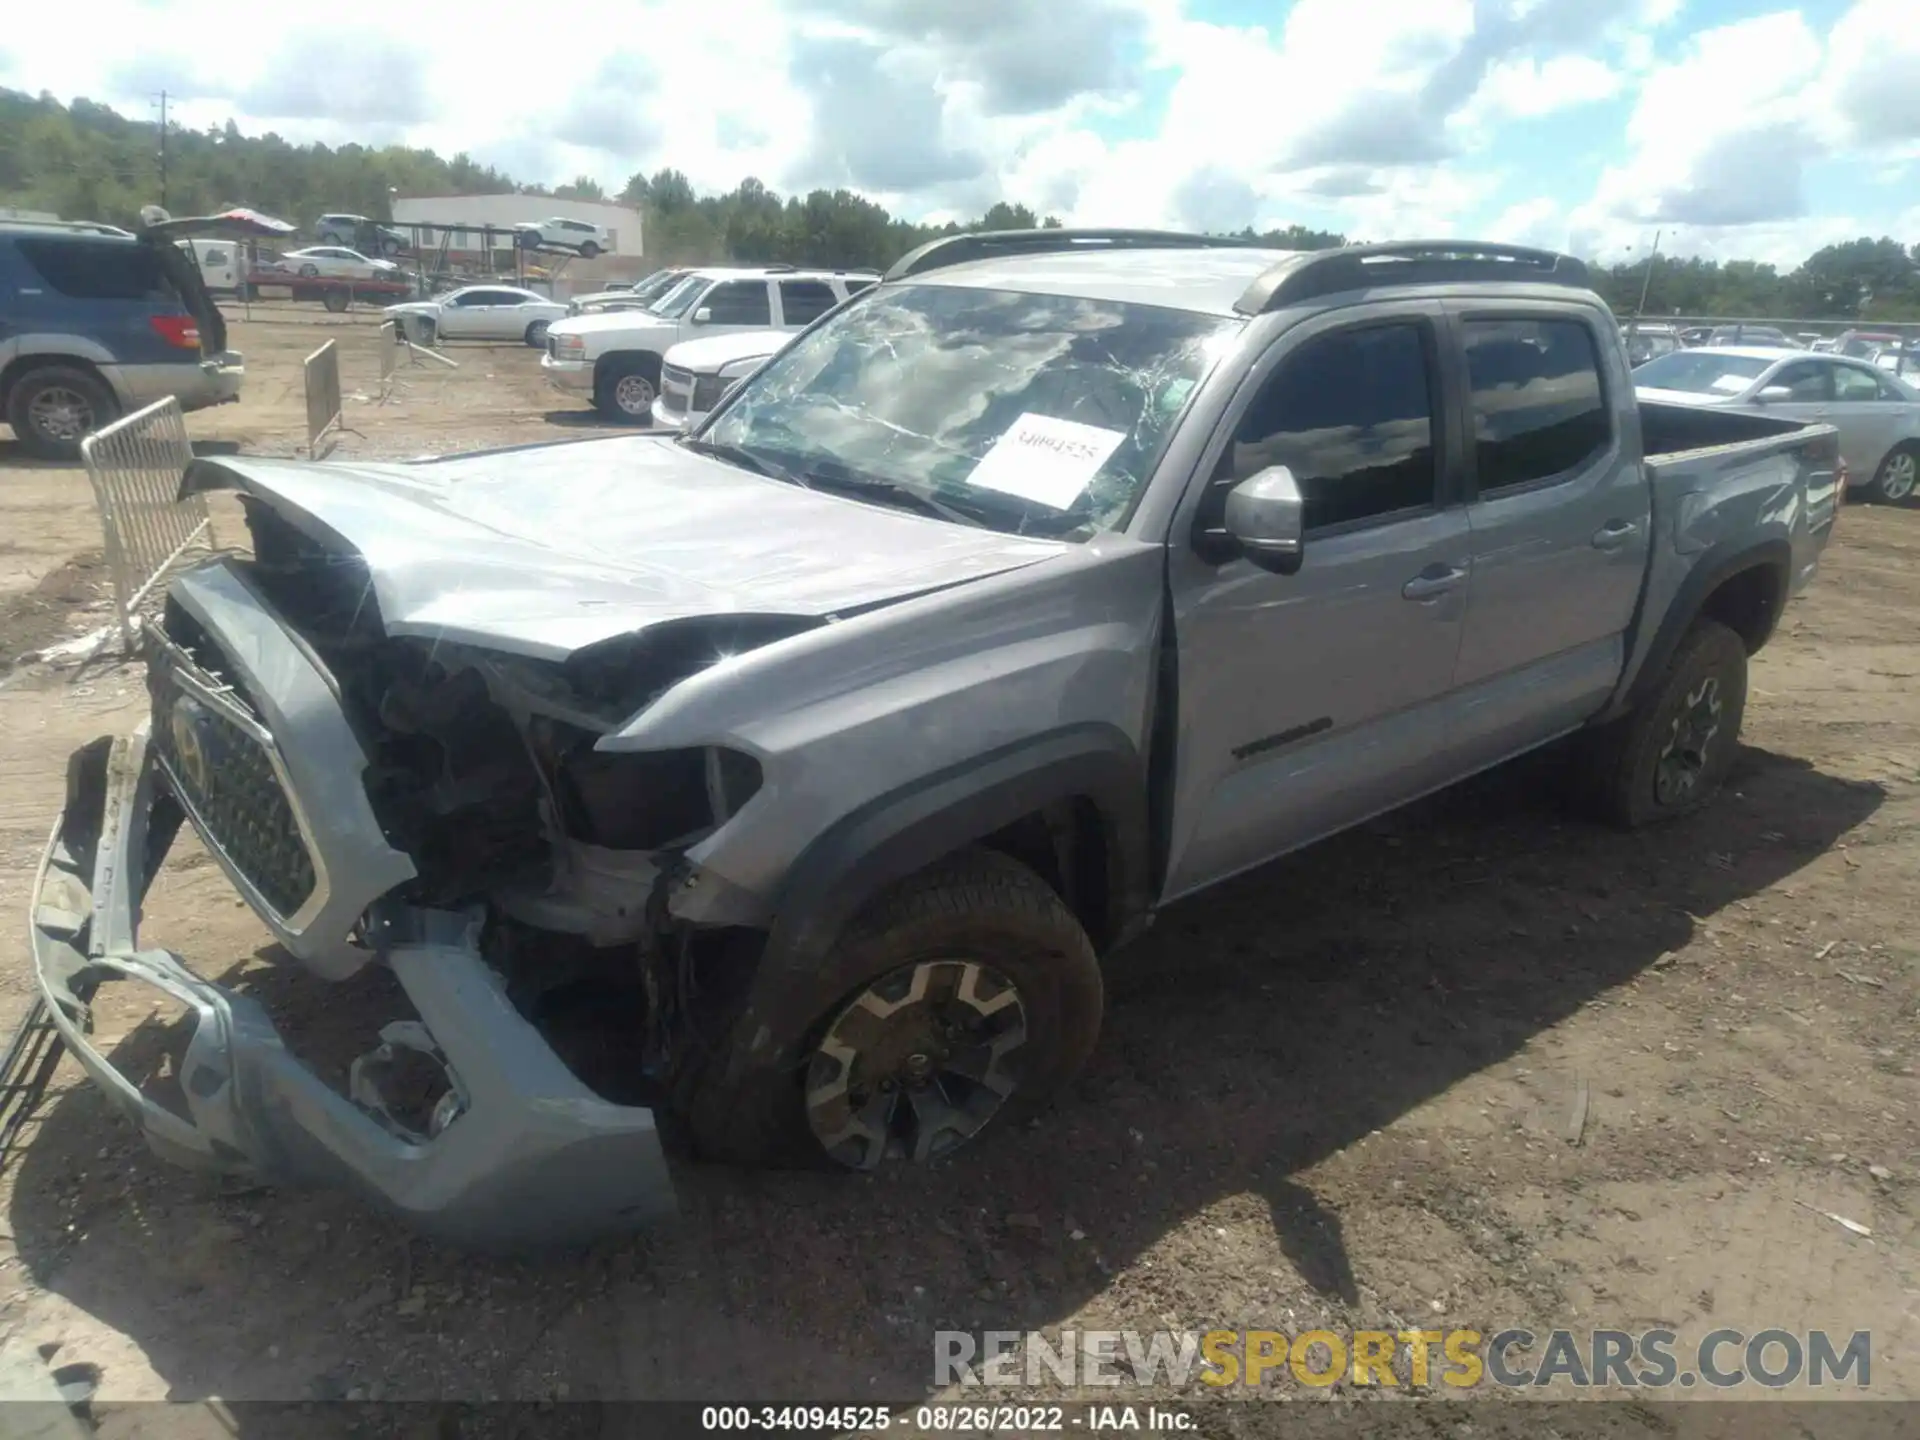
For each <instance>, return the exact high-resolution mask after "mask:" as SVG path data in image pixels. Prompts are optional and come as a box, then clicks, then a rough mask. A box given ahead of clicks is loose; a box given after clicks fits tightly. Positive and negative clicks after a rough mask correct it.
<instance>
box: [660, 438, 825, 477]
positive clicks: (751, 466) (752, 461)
mask: <svg viewBox="0 0 1920 1440" xmlns="http://www.w3.org/2000/svg"><path fill="white" fill-rule="evenodd" d="M680 443H681V444H682V445H683V446H685V447H686V448H687V449H689V450H691V451H693V452H694V453H695V454H696V455H711V456H712V457H713V458H714V459H716V460H724V461H725V462H726V463H727V464H729V465H738V466H739V467H740V468H741V469H742V470H751V471H752V472H753V473H754V474H756V475H764V476H765V477H766V478H767V479H769V480H784V481H785V482H786V483H787V484H789V485H798V486H799V487H800V488H801V489H802V490H810V489H812V488H813V487H812V486H811V485H809V484H808V483H807V482H806V481H805V480H803V479H802V478H801V477H800V476H798V475H795V474H794V473H793V472H792V471H790V470H782V469H781V468H780V467H779V466H778V465H774V464H771V463H769V462H768V461H766V460H763V459H761V458H760V457H759V456H758V455H756V454H754V452H753V451H751V450H749V449H747V448H746V446H744V445H730V444H728V443H727V442H726V441H724V440H707V439H703V438H702V437H700V436H698V435H688V436H685V437H683V438H682V439H681V441H680Z"/></svg>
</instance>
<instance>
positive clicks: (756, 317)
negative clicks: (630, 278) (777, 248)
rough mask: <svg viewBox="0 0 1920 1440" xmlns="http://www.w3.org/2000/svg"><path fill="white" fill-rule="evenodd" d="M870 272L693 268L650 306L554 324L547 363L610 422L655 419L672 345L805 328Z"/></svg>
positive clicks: (871, 277)
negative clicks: (654, 414)
mask: <svg viewBox="0 0 1920 1440" xmlns="http://www.w3.org/2000/svg"><path fill="white" fill-rule="evenodd" d="M879 278H880V277H879V276H878V275H876V274H874V273H872V272H871V271H857V270H800V269H796V268H794V267H793V266H791V265H767V266H757V267H753V268H740V267H717V268H711V269H701V270H693V271H689V272H688V274H687V275H686V277H685V278H684V279H682V280H681V281H680V283H679V284H678V285H676V286H675V287H674V288H673V289H672V290H670V291H668V292H667V294H666V295H664V296H663V297H661V298H660V299H659V300H658V301H656V302H654V304H653V306H652V307H651V308H650V309H647V310H627V311H610V312H604V313H601V314H597V315H574V316H569V317H568V318H567V319H565V320H559V321H556V322H554V324H553V325H551V326H550V327H548V330H547V354H546V357H545V358H544V359H543V360H542V361H541V362H540V366H541V369H543V370H544V371H546V374H547V378H548V380H549V381H551V382H552V384H553V387H554V388H555V389H556V390H558V391H560V392H561V393H562V394H563V395H573V396H576V397H579V398H582V399H591V400H592V402H593V405H594V408H595V409H597V410H599V412H600V413H601V414H602V415H604V416H606V417H607V419H609V420H617V421H622V422H624V423H626V424H629V425H644V424H646V423H647V422H649V421H650V420H651V419H652V418H653V402H654V400H655V399H656V398H658V396H659V394H660V371H661V367H662V365H663V364H664V362H665V357H666V353H667V351H669V350H671V349H672V348H673V347H674V346H675V345H677V344H679V343H680V342H681V341H683V340H692V339H696V338H705V337H707V336H712V335H729V334H737V333H739V332H742V331H760V330H783V331H788V332H797V331H800V330H804V329H805V328H806V327H807V326H808V325H810V324H812V323H813V322H814V321H815V320H817V319H818V318H819V317H820V316H822V315H824V314H826V313H827V311H829V310H831V309H833V307H834V306H836V305H838V304H839V303H840V302H841V301H843V300H845V299H846V298H847V297H848V296H849V295H857V294H858V293H859V292H860V291H862V290H865V289H867V288H868V287H869V286H871V285H873V284H875V283H876V282H877V281H878V280H879Z"/></svg>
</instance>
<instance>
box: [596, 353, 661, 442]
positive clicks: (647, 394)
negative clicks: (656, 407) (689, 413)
mask: <svg viewBox="0 0 1920 1440" xmlns="http://www.w3.org/2000/svg"><path fill="white" fill-rule="evenodd" d="M659 393H660V360H659V357H657V356H653V355H620V356H616V357H615V358H614V359H612V360H609V361H608V362H607V363H606V365H605V366H604V367H603V368H602V370H601V372H600V377H599V379H598V380H597V381H596V382H595V384H594V387H593V403H594V406H595V408H597V409H598V410H599V411H600V413H601V414H602V415H604V416H606V417H607V419H609V420H617V421H619V422H620V423H621V424H623V425H645V424H647V423H649V422H650V421H651V420H652V419H653V401H654V397H655V396H656V395H658V394H659Z"/></svg>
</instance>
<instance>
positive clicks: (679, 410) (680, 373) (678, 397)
mask: <svg viewBox="0 0 1920 1440" xmlns="http://www.w3.org/2000/svg"><path fill="white" fill-rule="evenodd" d="M694 389H695V384H694V378H693V372H692V371H691V370H682V369H681V368H680V367H679V366H677V365H667V366H663V367H662V368H661V371H660V406H661V408H662V409H664V410H666V411H668V412H670V413H673V414H681V415H684V414H685V413H686V411H687V408H688V401H689V400H690V399H691V398H692V396H693V392H694Z"/></svg>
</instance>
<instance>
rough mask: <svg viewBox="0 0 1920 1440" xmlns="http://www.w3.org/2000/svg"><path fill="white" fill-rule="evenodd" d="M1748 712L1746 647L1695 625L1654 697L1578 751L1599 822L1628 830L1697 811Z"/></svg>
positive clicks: (1722, 632)
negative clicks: (1600, 820)
mask: <svg viewBox="0 0 1920 1440" xmlns="http://www.w3.org/2000/svg"><path fill="white" fill-rule="evenodd" d="M1746 708H1747V645H1746V642H1745V641H1744V640H1742V639H1741V638H1740V637H1739V635H1737V634H1736V633H1734V631H1733V630H1731V629H1729V628H1728V627H1727V626H1725V625H1722V624H1721V623H1720V622H1719V621H1717V620H1697V621H1695V622H1694V626H1693V629H1692V630H1690V631H1688V632H1687V635H1686V638H1685V639H1683V640H1682V641H1681V642H1680V645H1679V648H1678V649H1676V650H1675V651H1674V654H1673V658H1672V660H1670V661H1669V662H1668V664H1667V669H1666V673H1665V674H1664V675H1662V676H1661V679H1660V683H1659V684H1658V685H1657V686H1655V687H1654V689H1653V691H1652V693H1651V694H1649V695H1648V696H1647V698H1646V699H1645V700H1644V701H1642V702H1641V704H1640V705H1639V706H1638V707H1636V708H1635V709H1634V710H1633V711H1631V712H1630V713H1628V714H1627V715H1624V716H1622V717H1621V718H1620V719H1619V720H1616V721H1614V722H1613V723H1612V724H1610V725H1607V726H1605V727H1603V728H1602V729H1600V730H1597V731H1594V732H1593V733H1592V734H1591V735H1589V736H1587V737H1586V744H1585V745H1584V746H1581V747H1577V748H1576V751H1575V753H1574V755H1573V756H1572V757H1571V758H1572V763H1573V764H1574V765H1576V766H1578V767H1579V770H1578V772H1577V774H1576V779H1577V781H1578V782H1579V789H1580V790H1582V791H1583V792H1584V797H1585V798H1586V799H1587V800H1588V801H1589V803H1590V805H1591V808H1593V809H1594V810H1595V811H1596V812H1597V813H1598V815H1599V816H1600V818H1602V819H1605V820H1609V821H1611V822H1613V823H1614V824H1617V825H1621V826H1624V827H1626V828H1629V829H1637V828H1639V827H1640V826H1643V825H1649V824H1652V823H1654V822H1655V821H1659V820H1667V819H1672V818H1674V817H1676V816H1680V815H1685V814H1687V813H1689V812H1690V811H1693V810H1697V809H1699V808H1700V807H1701V806H1702V805H1704V804H1706V803H1707V802H1708V801H1709V800H1711V799H1712V798H1713V796H1714V794H1715V793H1716V792H1717V791H1718V790H1719V788H1720V785H1721V782H1722V781H1724V780H1725V779H1726V777H1727V771H1728V770H1729V769H1731V768H1732V766H1733V758H1734V754H1735V752H1736V751H1737V750H1738V749H1739V744H1740V722H1741V719H1742V717H1743V716H1744V715H1745V713H1746Z"/></svg>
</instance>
